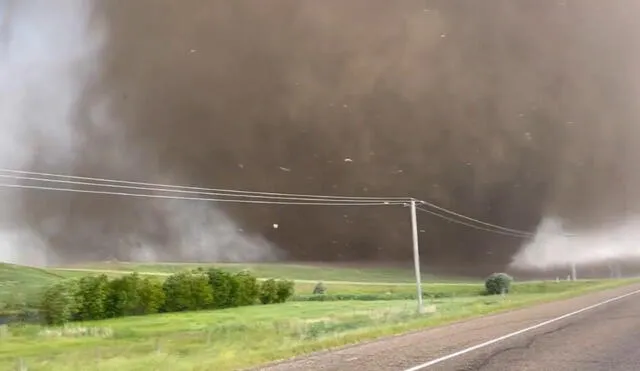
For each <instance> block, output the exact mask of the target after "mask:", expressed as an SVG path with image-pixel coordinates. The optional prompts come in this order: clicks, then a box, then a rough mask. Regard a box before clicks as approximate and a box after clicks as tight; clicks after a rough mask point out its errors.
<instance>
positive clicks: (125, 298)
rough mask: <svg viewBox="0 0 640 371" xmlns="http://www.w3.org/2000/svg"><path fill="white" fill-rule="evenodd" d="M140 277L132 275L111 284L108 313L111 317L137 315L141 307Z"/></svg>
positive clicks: (107, 305) (107, 306)
mask: <svg viewBox="0 0 640 371" xmlns="http://www.w3.org/2000/svg"><path fill="white" fill-rule="evenodd" d="M140 281H141V278H140V275H139V274H138V273H132V274H129V275H126V276H123V277H118V278H116V279H114V280H111V282H109V295H108V296H107V304H106V311H107V315H108V316H109V317H122V316H130V315H135V314H138V313H137V308H138V307H139V305H140V295H139V293H138V286H139V285H140Z"/></svg>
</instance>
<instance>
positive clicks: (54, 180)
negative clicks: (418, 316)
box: [0, 170, 397, 203]
mask: <svg viewBox="0 0 640 371" xmlns="http://www.w3.org/2000/svg"><path fill="white" fill-rule="evenodd" d="M0 171H1V170H0ZM0 178H8V179H14V180H33V181H40V182H49V183H62V184H74V185H85V186H95V187H107V188H119V189H135V190H140V191H156V192H173V193H184V194H195V195H206V196H216V197H220V196H223V197H236V198H258V199H275V200H292V201H326V202H341V203H352V202H354V203H362V202H365V201H367V202H369V201H372V202H380V201H394V200H393V199H368V198H366V199H365V198H362V199H351V198H350V199H346V198H345V199H321V198H314V197H305V196H301V197H289V196H263V195H249V194H239V193H226V192H205V191H190V190H182V189H171V188H158V187H140V186H128V185H118V184H108V183H96V182H82V181H75V180H63V179H50V178H49V179H48V178H40V177H30V176H17V175H5V174H0ZM396 202H397V201H396Z"/></svg>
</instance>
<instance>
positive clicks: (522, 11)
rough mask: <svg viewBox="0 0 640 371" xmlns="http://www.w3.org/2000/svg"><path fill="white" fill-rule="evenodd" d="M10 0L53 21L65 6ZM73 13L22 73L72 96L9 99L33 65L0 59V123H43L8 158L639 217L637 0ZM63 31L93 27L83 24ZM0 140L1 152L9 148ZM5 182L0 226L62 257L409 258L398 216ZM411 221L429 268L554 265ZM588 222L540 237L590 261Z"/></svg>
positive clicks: (167, 176) (267, 187)
mask: <svg viewBox="0 0 640 371" xmlns="http://www.w3.org/2000/svg"><path fill="white" fill-rule="evenodd" d="M8 1H9V0H4V1H1V2H0V3H2V4H3V5H6V4H8ZM16 3H19V4H23V5H21V6H20V7H22V8H30V9H31V13H29V14H32V13H33V14H36V13H38V12H42V14H43V17H44V16H46V17H48V18H47V22H54V21H55V20H56V19H59V18H60V17H64V15H63V14H64V9H67V10H66V11H70V10H68V8H73V7H72V6H71V5H66V4H67V3H65V5H64V6H62V5H61V4H62V3H61V2H60V3H56V4H55V5H54V4H53V3H52V2H46V3H45V2H44V1H42V2H37V1H35V0H34V1H31V0H29V1H19V2H16ZM72 3H74V2H68V4H72ZM24 4H28V5H24ZM75 4H76V5H78V4H80V2H75ZM82 4H83V6H81V7H80V6H79V7H77V9H76V10H75V11H76V12H78V11H80V10H79V9H82V12H84V13H82V14H83V16H81V17H74V18H73V21H71V23H69V22H65V23H62V22H60V23H58V26H57V28H56V29H55V30H46V31H47V32H40V33H39V34H40V36H41V37H43V38H55V39H56V40H62V39H64V38H65V37H68V38H74V40H71V41H70V42H69V43H60V45H57V44H56V45H57V46H55V47H53V44H51V43H47V42H41V43H40V44H39V47H40V48H41V49H40V53H41V54H40V57H39V58H38V59H36V60H34V63H37V66H38V68H37V69H36V70H37V71H38V73H37V74H36V75H41V76H42V77H41V78H40V79H39V80H38V82H37V83H34V84H40V86H47V87H49V88H51V87H53V86H57V89H58V90H64V89H67V87H71V88H69V91H70V92H71V93H70V94H75V98H74V99H73V100H70V101H68V102H56V100H58V99H61V97H60V96H64V94H60V96H56V97H53V98H51V99H50V100H46V99H45V102H44V103H43V102H42V99H37V96H38V95H39V94H43V92H42V89H39V88H37V85H36V88H33V90H34V91H35V92H33V93H31V94H26V95H25V94H23V95H18V94H17V93H15V91H17V90H16V89H24V88H23V86H24V83H22V82H20V81H22V80H21V79H23V77H21V76H22V74H24V72H23V73H22V74H20V73H17V72H16V71H13V72H11V73H7V70H6V69H5V67H4V66H5V65H7V64H6V62H2V63H3V65H2V66H3V68H2V72H0V73H3V75H5V74H6V76H7V78H9V79H10V80H9V81H10V82H11V81H12V80H11V79H14V80H17V81H16V82H12V84H13V85H14V88H11V89H10V90H8V89H7V87H6V85H5V84H4V83H3V84H1V85H2V87H0V89H3V90H2V91H3V94H9V93H11V96H12V99H13V100H14V103H10V104H9V103H8V102H9V101H5V100H4V99H3V101H2V103H0V104H3V105H7V106H6V107H5V106H2V107H3V112H2V113H0V115H2V116H1V117H2V119H3V120H2V125H7V126H12V127H16V129H13V130H18V132H22V130H24V129H22V128H23V127H30V126H29V125H34V124H28V125H27V124H26V123H25V122H26V121H24V119H23V118H22V117H20V116H22V115H23V112H24V111H25V110H26V111H28V112H31V113H33V112H40V113H42V114H43V115H45V116H47V118H48V119H47V120H44V121H47V125H55V130H54V129H51V130H48V131H46V135H42V134H40V136H38V135H36V134H35V133H28V134H29V135H27V136H26V137H24V138H25V141H26V142H27V143H29V145H28V146H20V148H21V150H22V151H26V154H25V156H26V157H27V158H28V159H29V160H24V161H18V160H15V161H13V160H11V161H9V163H8V164H7V166H9V165H18V164H20V167H21V168H30V169H44V170H49V171H51V170H57V171H63V170H65V171H66V172H69V173H74V174H79V175H89V176H100V177H114V178H121V179H125V178H126V179H131V180H158V179H163V180H164V181H169V182H171V183H182V184H192V185H198V186H215V187H224V188H240V189H252V190H261V191H275V192H300V193H319V194H342V195H358V196H367V195H370V196H381V195H391V196H405V195H411V196H413V197H416V198H421V199H427V200H429V201H433V202H436V203H438V204H440V205H442V206H445V207H449V208H453V209H455V210H457V211H458V212H461V213H464V214H466V215H469V216H473V217H477V218H480V219H484V220H487V221H491V222H493V223H497V224H502V225H505V226H508V227H510V228H517V229H522V230H527V231H536V230H537V229H538V226H539V225H541V226H542V224H544V220H545V218H546V216H550V215H553V216H554V217H557V218H558V219H559V220H562V221H563V224H564V226H565V228H567V230H571V231H576V230H579V231H590V230H592V229H593V230H596V231H597V230H599V229H598V228H601V227H600V226H602V225H609V224H607V223H609V222H610V221H611V219H612V218H614V219H620V220H624V219H625V218H628V217H629V216H630V215H633V214H634V213H635V212H637V211H638V201H639V200H640V197H639V196H640V195H639V194H638V190H640V187H638V186H639V185H640V182H639V179H638V174H637V172H636V171H634V166H633V164H634V162H635V160H636V159H637V158H638V153H637V152H638V148H640V147H639V146H638V144H639V143H638V142H639V139H640V135H639V134H640V133H639V132H638V130H639V128H638V125H636V122H637V121H638V114H639V113H640V108H639V107H640V105H639V104H638V103H639V102H638V97H640V95H639V94H638V87H639V86H640V85H639V84H638V76H639V73H638V71H637V65H638V62H639V58H638V57H639V55H638V51H639V50H640V49H639V48H638V45H637V43H638V40H639V38H638V37H636V35H638V34H639V33H640V25H638V24H637V22H636V19H637V17H638V15H640V14H639V11H640V4H638V3H637V2H635V1H631V0H629V1H625V0H618V1H609V2H603V1H600V0H565V1H544V2H541V1H518V2H514V1H507V0H488V1H481V2H480V1H461V0H460V1H456V0H446V1H444V0H443V1H424V0H421V1H417V0H402V1H393V2H391V1H383V0H366V1H365V0H351V1H337V0H336V1H332V0H330V1H322V2H320V1H311V0H272V1H269V2H257V1H251V0H235V1H229V0H225V1H223V0H213V1H207V2H204V1H197V0H182V1H173V0H137V1H126V2H124V1H123V2H116V1H106V0H104V1H99V0H94V1H85V2H82ZM88 4H92V5H93V7H92V8H91V9H90V11H89V10H88V9H87V7H88V6H89V5H88ZM20 7H18V8H20ZM53 8H60V9H59V10H58V9H55V10H54V9H53ZM44 9H47V10H48V11H44ZM25 12H26V11H25ZM19 14H20V13H19V12H17V11H13V13H12V14H11V15H10V17H8V19H9V20H10V21H9V24H10V25H11V27H10V31H11V32H9V35H10V38H9V39H8V40H10V42H8V43H5V45H9V46H8V47H7V46H5V55H11V54H14V55H15V54H16V53H17V51H14V49H15V50H20V48H25V43H26V42H25V41H21V38H20V37H19V32H18V31H19V25H20V24H27V23H33V24H30V26H29V29H30V30H37V29H42V30H43V31H44V30H45V29H44V28H43V27H46V26H43V25H41V24H40V23H38V22H35V21H32V20H30V19H29V17H34V16H33V15H29V16H27V15H22V16H20V15H19ZM76 14H77V13H76ZM0 19H1V18H0ZM47 22H45V23H44V24H47ZM73 24H75V25H76V26H75V27H80V25H81V26H82V27H85V31H86V30H93V31H92V32H91V33H88V34H87V32H76V31H74V29H72V28H71V27H74V26H72V25H73ZM23 27H26V26H23ZM97 30H99V31H97ZM24 32H26V31H24ZM96 33H97V34H99V35H100V36H95V37H96V39H98V40H99V44H100V48H98V49H99V52H97V51H96V50H95V48H94V47H92V46H90V45H97V44H95V43H98V41H95V40H96V39H91V36H86V35H94V34H96ZM87 37H89V38H90V40H87V39H84V38H87ZM43 40H44V39H43ZM63 45H74V46H75V47H78V48H80V46H82V47H81V48H80V49H81V52H80V51H77V50H76V51H75V52H74V54H73V56H74V59H73V61H74V62H73V63H79V64H77V65H74V64H73V63H71V62H63V61H65V60H67V59H68V55H67V54H65V52H64V50H65V49H64V46H63ZM12 48H13V49H12ZM7 51H10V52H12V53H7ZM45 55H46V58H45ZM3 58H7V57H6V56H5V57H3ZM56 58H58V59H56ZM14 61H16V62H14V63H15V64H16V65H18V64H19V65H21V66H23V65H24V64H23V63H19V62H18V61H19V59H18V57H15V56H14ZM56 63H57V65H59V66H65V68H69V69H70V70H71V71H73V72H74V73H78V72H79V71H83V70H84V69H87V70H88V71H87V72H85V74H84V75H83V76H80V77H78V76H74V77H72V78H69V77H68V76H67V77H66V79H67V80H65V81H64V82H60V81H58V82H53V81H55V80H53V79H60V78H62V76H65V75H64V74H61V73H59V72H57V71H55V70H53V69H54V67H53V66H54V65H56ZM71 66H74V67H71ZM13 68H14V69H15V68H18V67H13ZM60 68H62V67H60ZM18 79H20V80H18ZM52 82H53V83H52ZM44 91H46V89H44ZM34 100H35V101H34ZM30 101H31V102H30ZM19 106H20V107H23V108H22V109H15V107H19ZM25 107H28V108H29V109H27V108H25ZM9 108H11V109H9ZM65 110H66V111H69V112H68V114H65V115H63V114H62V113H60V112H61V111H65ZM49 111H51V112H49ZM6 115H10V118H11V119H10V120H9V121H6V120H5V118H4V117H5V116H6ZM5 122H9V124H5ZM18 123H20V124H21V125H20V129H17V127H18ZM25 125H26V126H25ZM40 125H44V124H40ZM65 128H69V129H65ZM65 130H71V131H70V132H71V133H73V137H74V138H75V139H74V141H72V142H71V143H72V145H71V147H72V148H71V147H70V148H71V149H69V150H65V151H61V152H60V153H64V154H65V155H66V156H70V158H67V159H62V158H61V159H60V160H57V161H55V163H54V164H52V163H50V162H51V161H52V160H51V159H55V158H56V157H55V156H54V155H53V154H55V153H56V152H55V151H56V150H55V148H61V146H63V144H57V143H58V139H57V138H58V136H61V137H63V136H64V135H63V133H64V132H65ZM9 132H11V133H12V135H14V134H13V133H14V131H11V130H10V131H9ZM18 132H16V134H15V136H10V138H17V136H18V135H19V134H18ZM58 132H60V133H59V134H58ZM40 133H42V132H40ZM52 133H56V135H55V136H51V135H53V134H52ZM10 141H11V142H12V143H13V145H15V143H24V141H23V142H20V141H18V140H16V139H13V140H10ZM60 141H61V143H65V141H64V140H63V139H61V140H60ZM5 149H6V148H3V150H5ZM8 152H10V153H11V154H12V155H7V159H13V158H14V157H16V155H15V153H14V152H13V151H8ZM345 159H349V160H350V161H345ZM2 160H3V161H5V158H4V157H3V159H2ZM2 192H4V193H6V197H9V198H12V199H15V200H16V205H15V210H13V211H7V210H4V211H3V212H5V214H7V215H8V216H10V218H8V220H10V221H11V223H15V224H16V225H19V226H20V228H17V229H16V228H14V227H13V226H11V227H10V228H5V230H9V231H12V232H11V233H14V232H13V231H16V230H25V231H27V232H25V233H27V234H28V235H31V236H33V238H35V239H36V240H38V241H41V242H39V243H40V244H41V245H42V246H46V247H47V248H48V250H49V251H51V253H52V254H54V255H55V256H57V257H58V258H59V259H61V260H64V261H68V260H74V259H75V260H82V259H106V258H118V259H131V258H139V259H171V260H198V259H209V260H217V259H222V260H224V259H227V260H262V259H269V258H276V257H283V256H286V257H287V258H288V259H292V260H313V261H318V260H321V261H364V260H366V261H385V262H391V261H405V260H407V259H408V258H410V256H411V249H410V243H411V241H410V234H409V216H408V212H407V210H406V209H403V208H355V207H352V208H339V207H334V208H320V207H297V206H262V205H241V206H230V205H225V206H224V207H220V208H211V207H208V206H207V207H203V206H201V205H185V204H183V203H179V206H178V204H176V203H169V204H166V205H165V204H162V203H161V204H162V205H158V203H157V202H155V201H154V202H150V201H131V200H130V199H118V198H109V197H95V196H86V195H65V196H59V195H57V194H51V193H38V192H30V191H29V192H27V191H25V192H23V193H21V194H20V196H21V197H19V198H17V199H16V198H15V194H14V193H12V192H13V191H11V192H5V191H2ZM183 207H185V208H187V209H188V210H187V211H184V210H182V211H181V210H180V208H183ZM191 207H193V208H195V209H193V210H197V211H195V212H191V211H190V210H191V209H189V208H191ZM201 208H202V209H201ZM176 220H177V221H176ZM630 220H631V219H630ZM47 221H52V222H50V223H49V222H47ZM232 221H234V222H235V223H234V222H232ZM47 223H49V224H52V225H54V227H52V228H46V227H45V226H46V225H48V224H47ZM274 224H275V225H278V226H279V227H278V228H277V229H276V228H273V225H274ZM220 225H224V226H225V227H223V228H219V227H220ZM226 226H228V227H226ZM420 229H421V231H423V233H421V234H420V238H421V242H422V246H421V248H422V250H423V256H424V257H425V259H427V258H426V257H428V264H431V265H434V266H456V267H468V269H470V270H473V269H475V270H476V271H477V272H486V271H487V270H490V269H499V268H500V267H503V266H505V265H508V264H509V263H510V262H511V261H512V256H514V254H516V253H518V251H520V253H519V254H520V255H517V256H527V258H526V260H531V259H533V260H539V261H538V262H537V263H536V264H542V263H540V261H545V262H546V263H544V264H554V263H553V262H552V261H550V260H549V258H548V257H545V253H544V251H546V250H545V249H546V248H539V247H531V248H525V249H524V250H521V248H522V247H523V246H539V244H538V243H537V242H536V241H539V240H534V241H533V244H527V241H521V240H517V239H513V238H507V237H504V236H499V235H491V234H487V233H485V232H482V231H475V230H471V229H465V228H464V227H461V226H457V225H453V224H448V223H446V222H443V221H440V220H437V219H434V218H433V217H430V216H428V215H426V214H420ZM623 229H624V228H623ZM205 232H206V233H208V237H206V238H204V237H202V233H205ZM584 233H585V234H583V235H584V236H585V237H583V239H582V240H581V241H582V242H584V243H582V244H581V245H573V246H575V247H567V245H566V244H560V243H556V242H550V245H549V246H551V245H553V246H561V247H558V248H562V249H567V250H571V249H574V248H575V249H581V250H580V251H581V252H582V253H584V255H585V256H587V255H590V254H591V253H590V252H589V251H594V254H595V251H596V250H597V249H595V250H594V249H590V248H588V246H594V245H596V244H588V243H586V242H585V241H588V239H589V238H596V237H594V233H595V234H596V235H597V233H596V232H593V233H591V232H584ZM589 233H591V234H589ZM603 235H606V233H604V234H603ZM255 236H261V237H255ZM587 236H591V237H587ZM628 236H629V238H628V240H629V241H631V240H634V238H633V234H629V235H628ZM7 241H9V240H7ZM10 243H11V244H13V242H6V243H5V245H6V244H10ZM623 245H624V246H627V244H623ZM187 246H189V247H188V248H187ZM274 246H278V248H275V247H274ZM629 246H630V244H629ZM617 248H618V247H616V248H613V247H612V250H611V251H617V250H616V249H617ZM620 248H621V249H624V248H623V247H620ZM279 249H281V251H280V250H279ZM540 251H542V252H540ZM279 254H282V255H279ZM563 254H564V253H563ZM563 254H558V255H556V256H559V257H560V258H559V259H560V260H562V259H563V258H561V256H563ZM593 256H597V255H593ZM585 259H586V258H585Z"/></svg>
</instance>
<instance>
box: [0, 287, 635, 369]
mask: <svg viewBox="0 0 640 371" xmlns="http://www.w3.org/2000/svg"><path fill="white" fill-rule="evenodd" d="M632 282H637V280H617V281H579V282H560V283H556V282H548V283H536V284H535V285H537V286H534V285H533V284H530V285H527V286H521V287H520V288H518V286H516V287H514V292H513V294H512V295H509V296H507V297H506V298H501V297H488V296H469V297H449V298H441V299H433V300H428V301H427V303H426V304H427V305H435V306H436V308H437V311H436V312H435V313H430V314H425V315H416V314H415V302H413V301H402V300H397V301H333V302H291V303H286V304H280V305H270V306H255V307H243V308H236V309H229V310H219V311H212V312H195V313H177V314H176V313H174V314H163V315H154V316H147V317H130V318H123V319H117V320H108V321H100V322H91V323H83V324H75V325H72V326H68V327H67V328H62V329H56V328H52V329H42V328H40V327H38V326H22V327H20V326H15V327H10V328H8V329H7V328H5V330H4V331H2V332H0V333H1V334H4V335H3V336H2V337H1V338H0V342H2V344H1V345H0V369H11V367H15V365H16V364H17V363H18V362H22V364H24V365H26V366H27V367H28V369H29V370H43V371H44V370H61V371H65V370H76V369H83V370H102V371H109V370H118V371H133V370H149V369H153V370H167V371H168V370H172V371H173V370H185V371H186V370H221V371H222V370H234V369H239V368H243V367H249V366H253V365H258V364H262V363H265V362H269V361H273V360H277V359H284V358H288V357H292V356H295V355H300V354H305V353H309V352H313V351H317V350H322V349H327V348H332V347H337V346H342V345H346V344H352V343H356V342H360V341H363V340H368V339H373V338H377V337H380V336H385V335H391V334H396V333H401V332H406V331H409V330H414V329H420V328H425V327H431V326H437V325H442V324H445V323H450V322H454V321H457V320H462V319H467V318H471V317H475V316H481V315H486V314H490V313H496V312H500V311H505V310H509V309H515V308H520V307H523V306H527V305H531V304H534V303H542V302H548V301H551V300H558V299H564V298H569V297H573V296H578V295H581V294H584V293H587V292H593V291H597V290H603V289H607V288H613V287H617V286H621V285H625V284H630V283H632Z"/></svg>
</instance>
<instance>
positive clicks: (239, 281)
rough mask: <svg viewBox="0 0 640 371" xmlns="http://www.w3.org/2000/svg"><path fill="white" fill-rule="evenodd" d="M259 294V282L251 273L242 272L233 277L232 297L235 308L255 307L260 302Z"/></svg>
mask: <svg viewBox="0 0 640 371" xmlns="http://www.w3.org/2000/svg"><path fill="white" fill-rule="evenodd" d="M259 294H260V286H259V285H258V280H257V279H256V277H254V276H253V275H251V273H249V272H245V271H242V272H239V273H236V274H235V275H234V276H233V284H232V288H231V296H232V297H233V300H234V302H233V306H235V307H241V306H246V305H254V304H255V303H256V302H257V301H258V295H259Z"/></svg>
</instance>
